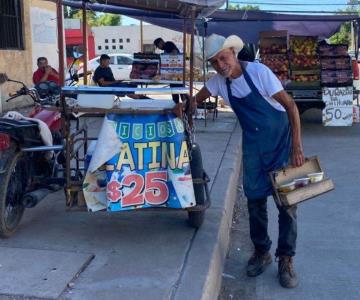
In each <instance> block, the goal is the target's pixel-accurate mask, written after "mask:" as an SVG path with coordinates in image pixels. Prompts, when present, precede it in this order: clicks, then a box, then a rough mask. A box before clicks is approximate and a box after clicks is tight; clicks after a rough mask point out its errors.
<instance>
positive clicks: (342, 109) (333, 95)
mask: <svg viewBox="0 0 360 300" xmlns="http://www.w3.org/2000/svg"><path fill="white" fill-rule="evenodd" d="M322 99H323V101H324V102H325V105H326V106H325V108H324V109H323V113H322V119H323V124H324V126H351V125H352V123H353V87H352V86H348V87H336V88H330V87H323V89H322Z"/></svg>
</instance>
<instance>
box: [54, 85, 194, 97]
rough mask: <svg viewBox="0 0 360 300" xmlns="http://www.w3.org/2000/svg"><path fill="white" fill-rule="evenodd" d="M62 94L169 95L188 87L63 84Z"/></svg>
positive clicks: (185, 90) (186, 90) (181, 91)
mask: <svg viewBox="0 0 360 300" xmlns="http://www.w3.org/2000/svg"><path fill="white" fill-rule="evenodd" d="M61 91H62V93H63V94H64V95H77V94H111V95H118V94H124V93H125V94H139V95H143V94H146V95H171V94H183V95H187V94H189V88H185V87H176V88H175V87H174V88H127V87H97V86H79V87H77V86H65V87H63V88H62V89H61Z"/></svg>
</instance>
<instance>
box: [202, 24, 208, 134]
mask: <svg viewBox="0 0 360 300" xmlns="http://www.w3.org/2000/svg"><path fill="white" fill-rule="evenodd" d="M203 27H204V32H203V35H202V61H203V83H204V86H205V82H206V76H205V71H206V58H205V35H206V31H207V22H206V20H205V19H204V22H203ZM204 116H205V127H206V125H207V124H206V123H207V122H206V119H207V117H206V100H205V101H204Z"/></svg>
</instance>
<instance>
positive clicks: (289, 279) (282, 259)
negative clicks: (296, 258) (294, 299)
mask: <svg viewBox="0 0 360 300" xmlns="http://www.w3.org/2000/svg"><path fill="white" fill-rule="evenodd" d="M278 259H279V265H278V267H279V269H278V276H279V282H280V284H281V286H282V287H284V288H295V287H297V286H298V284H299V280H298V277H297V275H296V273H295V270H294V265H293V259H292V257H291V256H279V258H278Z"/></svg>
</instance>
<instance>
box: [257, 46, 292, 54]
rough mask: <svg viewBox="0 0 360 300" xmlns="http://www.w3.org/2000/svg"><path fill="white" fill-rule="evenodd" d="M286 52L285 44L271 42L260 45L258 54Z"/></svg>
mask: <svg viewBox="0 0 360 300" xmlns="http://www.w3.org/2000/svg"><path fill="white" fill-rule="evenodd" d="M286 52H287V45H282V44H271V45H266V46H265V45H264V46H260V54H285V53H286Z"/></svg>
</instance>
